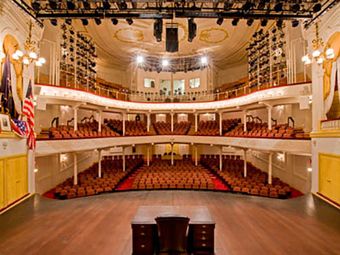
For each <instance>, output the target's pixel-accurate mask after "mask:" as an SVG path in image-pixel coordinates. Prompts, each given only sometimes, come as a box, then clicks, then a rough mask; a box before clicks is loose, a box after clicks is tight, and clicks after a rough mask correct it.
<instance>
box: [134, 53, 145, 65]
mask: <svg viewBox="0 0 340 255" xmlns="http://www.w3.org/2000/svg"><path fill="white" fill-rule="evenodd" d="M136 61H137V64H143V62H144V57H143V56H141V55H138V56H137V58H136Z"/></svg>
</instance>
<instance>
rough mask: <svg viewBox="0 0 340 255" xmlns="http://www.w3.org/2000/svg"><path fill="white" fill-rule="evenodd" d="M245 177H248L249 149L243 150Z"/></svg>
mask: <svg viewBox="0 0 340 255" xmlns="http://www.w3.org/2000/svg"><path fill="white" fill-rule="evenodd" d="M243 177H244V178H246V177H247V150H246V149H244V150H243Z"/></svg>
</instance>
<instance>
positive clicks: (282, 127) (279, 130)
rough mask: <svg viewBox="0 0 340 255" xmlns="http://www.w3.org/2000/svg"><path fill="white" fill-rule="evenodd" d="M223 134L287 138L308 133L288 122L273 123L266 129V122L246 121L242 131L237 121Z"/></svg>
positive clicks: (297, 137) (302, 137)
mask: <svg viewBox="0 0 340 255" xmlns="http://www.w3.org/2000/svg"><path fill="white" fill-rule="evenodd" d="M224 135H225V136H241V137H259V138H264V137H266V138H280V139H283V138H287V139H293V138H296V139H308V138H310V136H309V134H308V133H305V132H304V131H303V129H302V128H294V127H291V126H289V125H288V124H279V125H273V126H272V130H269V129H268V124H267V123H256V122H253V121H252V122H247V131H246V132H244V131H243V124H242V123H239V124H238V126H237V127H236V128H234V129H233V130H231V131H229V132H226V133H225V134H224Z"/></svg>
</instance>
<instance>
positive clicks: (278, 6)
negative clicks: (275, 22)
mask: <svg viewBox="0 0 340 255" xmlns="http://www.w3.org/2000/svg"><path fill="white" fill-rule="evenodd" d="M274 11H276V12H282V11H283V3H281V2H278V3H277V4H275V6H274Z"/></svg>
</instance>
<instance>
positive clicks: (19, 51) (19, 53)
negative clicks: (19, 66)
mask: <svg viewBox="0 0 340 255" xmlns="http://www.w3.org/2000/svg"><path fill="white" fill-rule="evenodd" d="M14 54H16V55H17V56H18V57H19V58H21V57H22V56H24V53H23V52H22V51H21V50H16V51H15V53H14Z"/></svg>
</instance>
